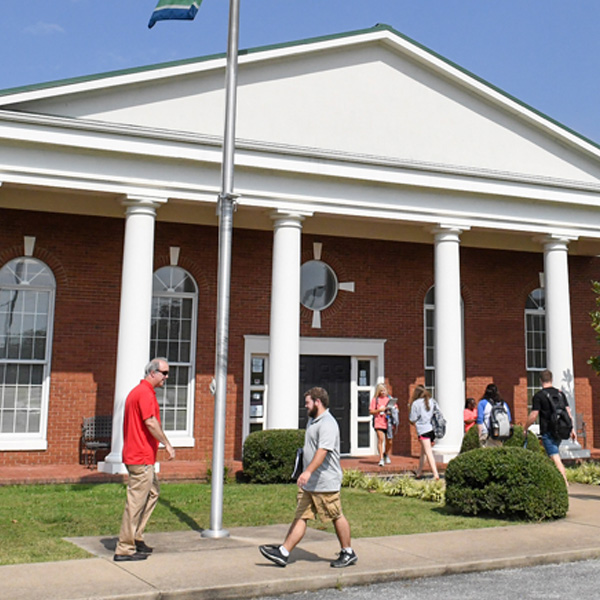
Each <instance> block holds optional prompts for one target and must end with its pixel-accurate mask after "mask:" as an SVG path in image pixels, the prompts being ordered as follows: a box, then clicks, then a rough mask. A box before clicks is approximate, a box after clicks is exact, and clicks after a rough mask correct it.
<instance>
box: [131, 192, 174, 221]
mask: <svg viewBox="0 0 600 600" xmlns="http://www.w3.org/2000/svg"><path fill="white" fill-rule="evenodd" d="M168 200H169V199H168V198H161V197H158V196H140V195H135V194H128V195H127V196H124V197H123V198H122V199H121V204H122V205H123V206H125V207H126V210H125V213H126V214H127V215H131V214H148V215H152V216H156V209H157V208H158V207H159V206H162V205H163V204H166V203H167V202H168Z"/></svg>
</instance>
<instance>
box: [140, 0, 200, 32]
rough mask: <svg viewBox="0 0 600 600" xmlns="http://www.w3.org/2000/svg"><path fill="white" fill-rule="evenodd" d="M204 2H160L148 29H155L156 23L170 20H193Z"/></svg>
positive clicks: (169, 0)
mask: <svg viewBox="0 0 600 600" xmlns="http://www.w3.org/2000/svg"><path fill="white" fill-rule="evenodd" d="M201 2H202V0H193V1H192V0H189V1H188V0H159V2H158V4H157V5H156V8H155V9H154V12H153V13H152V16H151V17H150V21H149V22H148V27H154V24H155V23H156V21H166V20H169V19H188V20H192V19H193V18H194V17H195V16H196V13H197V12H198V8H199V7H200V4H201Z"/></svg>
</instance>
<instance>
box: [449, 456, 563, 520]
mask: <svg viewBox="0 0 600 600" xmlns="http://www.w3.org/2000/svg"><path fill="white" fill-rule="evenodd" d="M446 505H447V506H448V507H450V508H452V509H453V510H456V511H457V512H460V513H462V514H466V515H478V514H483V515H490V516H495V517H504V518H514V519H519V520H527V521H543V520H545V519H559V518H562V517H564V516H565V515H566V514H567V510H568V509H569V496H568V494H567V487H566V485H565V482H564V479H563V478H562V475H561V474H560V473H559V472H558V469H557V468H556V467H555V466H554V463H553V462H552V461H551V460H550V459H548V458H547V457H546V456H544V455H542V454H539V453H537V452H531V451H529V450H525V449H524V448H510V447H503V448H479V449H475V450H471V451H470V452H465V453H464V454H459V455H458V456H457V457H456V458H455V459H453V460H451V461H450V463H449V464H448V468H447V469H446Z"/></svg>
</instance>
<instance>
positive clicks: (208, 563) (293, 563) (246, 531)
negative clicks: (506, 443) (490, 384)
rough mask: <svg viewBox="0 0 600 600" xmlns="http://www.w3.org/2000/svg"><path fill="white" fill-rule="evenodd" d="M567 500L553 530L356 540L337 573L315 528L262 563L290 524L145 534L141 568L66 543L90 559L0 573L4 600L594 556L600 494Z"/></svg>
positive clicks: (329, 540) (222, 588)
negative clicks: (263, 549)
mask: <svg viewBox="0 0 600 600" xmlns="http://www.w3.org/2000/svg"><path fill="white" fill-rule="evenodd" d="M569 496H570V508H569V513H568V515H567V518H566V519H563V520H560V521H556V522H552V523H542V524H531V525H520V526H507V527H499V528H494V529H473V530H463V531H446V532H440V533H427V534H418V535H405V536H392V537H378V538H361V539H355V540H353V544H352V545H353V548H354V549H355V551H356V553H357V554H358V557H359V561H358V564H356V565H354V566H351V567H348V568H346V569H339V570H338V569H332V568H331V567H330V566H329V561H330V560H331V559H332V558H334V557H335V555H336V553H337V552H338V544H337V540H336V538H335V536H334V535H332V534H329V533H325V532H320V531H315V530H313V529H309V530H308V533H307V535H306V537H305V539H304V540H303V541H302V543H301V545H300V546H299V547H298V548H297V549H296V550H295V551H294V552H293V553H292V557H291V560H290V563H289V564H288V566H287V567H286V568H280V567H277V566H275V565H272V564H271V563H270V562H268V561H267V560H265V559H264V558H263V557H262V556H261V554H260V553H259V551H258V548H257V547H258V545H259V544H264V543H275V542H279V541H281V540H282V539H283V537H284V535H285V532H286V530H287V526H286V525H274V526H270V527H248V528H238V529H232V530H231V531H230V534H231V536H230V537H229V538H223V539H218V540H211V539H205V538H202V537H201V536H200V534H199V533H198V532H190V531H186V532H174V533H155V534H148V535H147V536H146V541H147V542H148V544H150V545H151V546H154V547H155V550H154V554H153V555H152V556H150V557H149V558H148V560H146V561H142V562H137V563H115V562H113V560H112V555H113V550H114V547H115V543H116V539H115V538H72V539H71V540H70V541H72V542H73V543H75V544H77V545H79V546H81V547H83V548H85V549H86V550H88V551H89V552H90V553H92V554H93V555H94V558H90V559H87V560H74V561H66V562H55V563H37V564H27V565H9V566H3V567H0V590H2V593H1V597H2V598H3V600H34V599H35V600H41V599H43V600H83V599H90V598H93V599H95V600H102V599H107V600H108V599H113V600H117V599H118V600H121V599H123V600H137V599H140V600H141V599H144V600H150V599H161V600H164V599H169V600H175V599H177V600H184V599H185V600H190V599H192V598H194V599H196V598H210V599H215V598H250V597H256V596H262V595H274V594H282V593H290V592H298V591H304V590H316V589H321V588H333V587H340V586H350V585H361V584H367V583H377V582H386V581H392V580H397V579H405V578H414V577H427V576H432V575H443V574H448V573H460V572H470V571H483V570H489V569H501V568H506V567H522V566H533V565H540V564H547V563H558V562H563V561H575V560H584V559H589V558H597V557H600V487H596V486H584V485H577V484H573V485H571V488H570V491H569ZM291 511H292V507H290V515H291Z"/></svg>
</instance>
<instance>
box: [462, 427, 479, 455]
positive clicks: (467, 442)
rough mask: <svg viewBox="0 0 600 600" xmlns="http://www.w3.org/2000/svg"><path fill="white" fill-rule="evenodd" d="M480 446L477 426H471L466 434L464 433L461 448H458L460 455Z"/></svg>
mask: <svg viewBox="0 0 600 600" xmlns="http://www.w3.org/2000/svg"><path fill="white" fill-rule="evenodd" d="M480 447H481V445H480V443H479V431H477V425H473V427H471V429H469V431H467V433H465V435H464V437H463V441H462V446H461V447H460V453H461V454H462V453H463V452H468V451H469V450H475V448H480Z"/></svg>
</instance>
